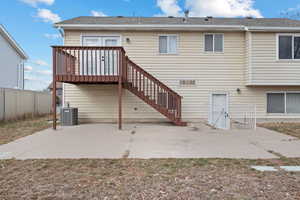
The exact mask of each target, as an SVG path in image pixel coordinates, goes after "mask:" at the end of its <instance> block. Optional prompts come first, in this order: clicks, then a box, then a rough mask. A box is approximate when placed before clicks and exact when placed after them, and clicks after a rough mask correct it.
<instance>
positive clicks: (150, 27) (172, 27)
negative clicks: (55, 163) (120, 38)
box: [54, 24, 244, 31]
mask: <svg viewBox="0 0 300 200" xmlns="http://www.w3.org/2000/svg"><path fill="white" fill-rule="evenodd" d="M54 27H55V28H59V29H87V30H88V29H93V30H95V29H101V30H187V31H188V30H228V31H230V30H244V26H240V25H231V26H228V25H217V26H216V25H191V24H183V25H172V24H157V25H152V24H132V25H131V24H129V25H128V24H55V25H54Z"/></svg>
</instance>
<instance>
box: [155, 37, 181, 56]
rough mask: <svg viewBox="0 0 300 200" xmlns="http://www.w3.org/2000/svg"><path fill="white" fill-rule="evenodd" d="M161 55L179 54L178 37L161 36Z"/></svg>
mask: <svg viewBox="0 0 300 200" xmlns="http://www.w3.org/2000/svg"><path fill="white" fill-rule="evenodd" d="M159 53H161V54H175V53H177V36H176V35H161V36H159Z"/></svg>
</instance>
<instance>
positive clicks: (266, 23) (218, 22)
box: [55, 16, 300, 28]
mask: <svg viewBox="0 0 300 200" xmlns="http://www.w3.org/2000/svg"><path fill="white" fill-rule="evenodd" d="M61 25H141V26H142V25H215V26H251V27H293V28H297V27H299V28H300V21H299V20H292V19H286V18H207V17H205V18H203V17H189V18H187V20H186V19H185V18H183V17H87V16H82V17H76V18H73V19H69V20H65V21H62V22H59V23H56V24H55V26H61Z"/></svg>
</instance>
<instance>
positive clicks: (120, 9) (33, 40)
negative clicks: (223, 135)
mask: <svg viewBox="0 0 300 200" xmlns="http://www.w3.org/2000/svg"><path fill="white" fill-rule="evenodd" d="M186 9H188V10H189V11H190V15H191V16H200V17H203V16H214V17H247V16H252V17H256V18H260V17H266V18H270V17H293V18H295V17H298V16H297V13H298V11H299V12H300V0H1V6H0V11H1V12H0V24H2V25H4V27H5V28H6V29H7V30H8V32H9V33H10V34H11V35H12V36H13V38H14V39H15V40H16V41H17V42H18V43H19V44H20V46H21V47H22V48H23V49H24V50H25V52H26V53H27V54H28V56H29V60H28V61H27V62H26V64H25V89H29V90H43V89H45V88H47V86H48V85H49V83H50V82H51V79H52V76H51V69H52V68H51V65H52V64H51V60H52V57H51V52H52V51H51V45H61V44H62V38H61V36H60V34H59V32H58V31H57V30H56V29H55V28H53V23H55V22H58V21H61V20H65V19H70V18H73V17H78V16H143V17H153V16H182V15H183V13H184V10H186ZM286 13H291V14H289V15H287V14H286ZM0 53H1V52H0Z"/></svg>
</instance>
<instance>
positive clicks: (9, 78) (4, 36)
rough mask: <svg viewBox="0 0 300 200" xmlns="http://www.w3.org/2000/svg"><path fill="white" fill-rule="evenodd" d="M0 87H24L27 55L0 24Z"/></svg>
mask: <svg viewBox="0 0 300 200" xmlns="http://www.w3.org/2000/svg"><path fill="white" fill-rule="evenodd" d="M0 52H1V53H0V60H1V62H0V69H1V73H0V87H2V88H15V89H24V63H25V61H26V60H27V59H28V56H27V55H26V53H25V52H24V50H23V49H22V48H21V47H20V46H19V44H18V43H17V42H16V41H15V40H14V39H13V38H12V36H11V35H10V34H9V33H8V32H7V30H6V29H5V28H4V26H3V25H1V24H0Z"/></svg>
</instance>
